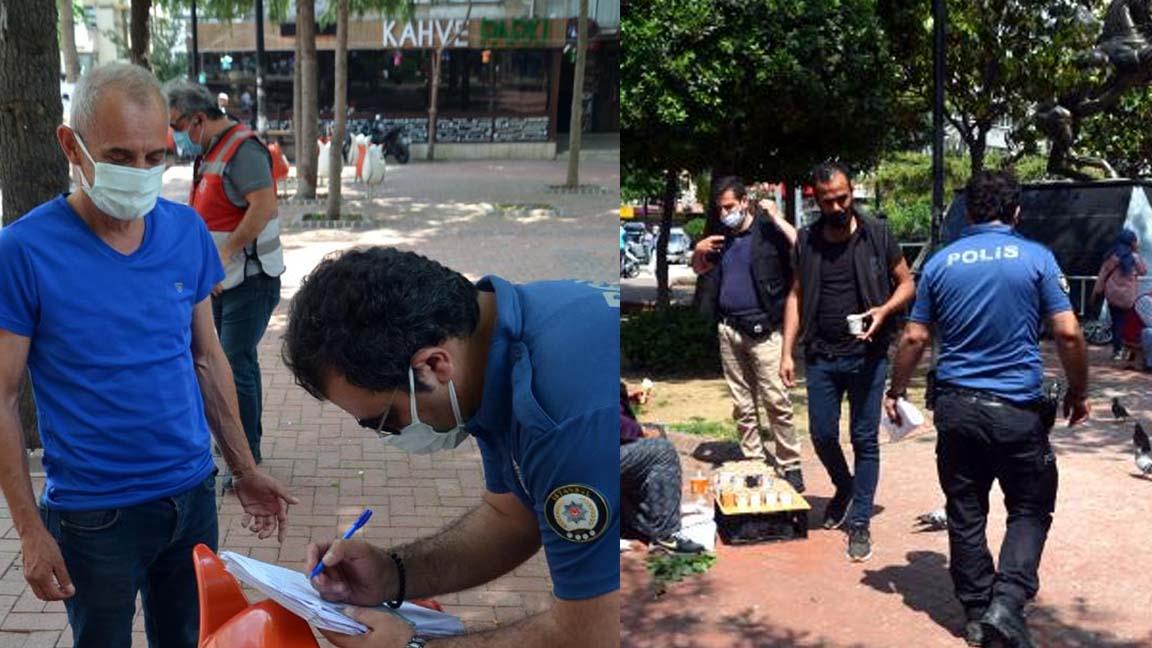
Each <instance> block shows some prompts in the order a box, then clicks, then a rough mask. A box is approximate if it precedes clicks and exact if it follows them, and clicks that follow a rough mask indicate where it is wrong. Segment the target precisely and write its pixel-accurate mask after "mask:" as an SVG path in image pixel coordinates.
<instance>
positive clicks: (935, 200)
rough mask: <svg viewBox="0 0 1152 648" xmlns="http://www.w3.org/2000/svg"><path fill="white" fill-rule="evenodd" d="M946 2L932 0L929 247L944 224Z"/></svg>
mask: <svg viewBox="0 0 1152 648" xmlns="http://www.w3.org/2000/svg"><path fill="white" fill-rule="evenodd" d="M945 2H946V0H932V63H933V65H932V68H933V70H932V77H933V85H934V90H935V92H934V95H935V96H934V97H933V101H932V226H931V234H930V239H931V241H930V242H931V244H932V247H933V248H935V247H936V245H937V244H938V243H939V242H940V227H941V225H942V224H943V221H944V28H945V24H946V22H947V20H948V15H947V7H946V5H945Z"/></svg>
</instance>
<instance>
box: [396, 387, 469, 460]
mask: <svg viewBox="0 0 1152 648" xmlns="http://www.w3.org/2000/svg"><path fill="white" fill-rule="evenodd" d="M408 393H409V397H408V404H409V406H410V408H411V411H412V422H411V423H409V424H408V425H406V426H405V427H404V429H403V430H400V434H391V435H388V436H386V437H384V438H383V441H384V443H387V444H388V445H390V446H392V447H394V448H398V449H400V450H403V451H404V452H407V453H410V454H431V453H433V452H439V451H441V450H451V449H452V448H455V447H457V446H459V445H460V444H461V443H464V440H465V439H467V438H468V432H466V431H465V430H464V422H463V421H462V420H460V406H459V404H457V402H456V387H455V386H454V385H453V384H452V381H451V380H449V381H448V398H449V400H451V401H452V416H454V417H455V418H456V427H454V428H452V429H451V430H448V431H446V432H437V431H436V430H435V429H433V428H432V426H431V425H428V424H427V423H424V422H423V421H421V420H420V416H419V415H418V414H417V413H416V378H415V374H413V372H412V368H411V367H409V368H408Z"/></svg>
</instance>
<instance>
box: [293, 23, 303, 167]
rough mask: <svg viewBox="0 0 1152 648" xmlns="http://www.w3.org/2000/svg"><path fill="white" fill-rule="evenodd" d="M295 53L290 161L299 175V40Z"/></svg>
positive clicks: (300, 49) (301, 85) (301, 83)
mask: <svg viewBox="0 0 1152 648" xmlns="http://www.w3.org/2000/svg"><path fill="white" fill-rule="evenodd" d="M296 25H297V26H299V25H300V4H299V3H297V5H296ZM295 45H296V52H295V55H294V57H293V59H292V160H293V161H295V163H296V167H297V168H296V173H297V174H299V173H300V168H299V167H300V124H303V123H304V122H303V120H301V119H300V111H301V110H302V109H301V107H300V92H301V89H302V88H303V86H304V83H303V81H302V78H301V76H300V56H301V52H303V48H302V47H301V45H300V39H299V38H297V39H296V43H295Z"/></svg>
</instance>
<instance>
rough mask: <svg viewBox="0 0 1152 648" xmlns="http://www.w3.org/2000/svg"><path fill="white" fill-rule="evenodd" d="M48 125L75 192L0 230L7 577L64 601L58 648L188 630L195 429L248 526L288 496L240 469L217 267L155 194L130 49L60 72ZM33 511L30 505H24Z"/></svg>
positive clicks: (209, 471) (200, 525) (187, 224)
mask: <svg viewBox="0 0 1152 648" xmlns="http://www.w3.org/2000/svg"><path fill="white" fill-rule="evenodd" d="M71 124H72V126H71V127H68V126H61V127H60V128H59V129H58V131H57V137H58V138H59V141H60V148H61V149H63V151H64V154H65V156H66V157H67V158H68V161H69V162H70V163H71V164H72V166H73V167H74V169H75V173H76V177H77V178H78V179H79V181H80V184H81V186H82V187H83V190H82V191H77V192H74V193H71V194H68V195H66V196H60V197H59V198H56V199H54V200H52V201H50V202H47V203H45V204H43V205H41V206H39V207H37V208H36V209H34V210H32V211H31V212H29V213H28V214H26V215H24V217H23V218H21V219H20V220H19V221H17V222H16V223H14V224H12V225H10V226H9V227H6V228H4V231H3V232H0V487H3V491H4V497H5V498H6V499H7V501H8V506H9V508H10V509H11V511H12V523H13V526H15V527H16V531H17V532H18V533H19V534H20V547H21V550H22V552H23V556H24V578H25V580H27V581H28V584H29V585H30V586H31V588H32V591H33V592H34V593H35V594H36V596H37V597H38V598H40V599H41V600H45V601H56V600H64V602H65V603H64V604H65V608H66V609H67V611H68V621H69V623H70V624H71V626H72V635H73V639H74V641H75V646H76V648H128V647H129V646H130V645H131V644H132V618H133V616H134V615H135V610H136V596H137V594H138V593H139V594H141V595H142V598H143V603H144V625H145V629H146V630H147V633H148V639H149V643H150V645H153V646H165V647H168V646H171V647H173V648H180V647H183V648H194V647H195V646H196V645H197V634H198V622H199V614H198V612H199V606H198V604H197V595H196V576H195V573H194V571H193V567H192V548H193V547H194V546H195V545H196V544H198V543H204V544H207V545H209V546H210V547H212V548H215V547H216V540H217V523H216V493H215V490H214V477H213V475H214V474H215V466H214V465H213V462H212V454H211V450H210V448H209V437H208V434H209V430H210V429H211V431H212V432H213V433H214V434H215V435H216V439H217V441H218V442H219V444H220V448H221V450H222V453H223V455H224V458H225V460H226V461H227V462H228V465H229V466H231V468H232V474H233V475H234V476H235V479H236V487H235V488H236V494H237V495H238V496H239V498H240V501H241V503H242V504H243V506H244V510H245V511H246V512H247V513H249V514H252V515H255V516H256V521H255V522H254V523H253V530H254V531H257V532H259V533H260V535H261V537H266V536H268V535H270V534H272V533H274V532H275V531H276V529H277V527H278V526H279V529H280V534H281V538H282V537H283V528H284V527H283V522H284V512H285V510H286V506H285V503H286V502H291V501H294V500H292V498H291V497H290V496H288V495H287V494H286V493H285V491H284V490H283V489H282V487H281V486H280V485H279V484H278V483H277V482H275V481H274V480H272V479H271V478H269V477H268V476H266V475H264V474H263V473H261V472H260V471H259V470H258V469H257V468H256V464H255V461H254V460H253V458H252V454H251V452H250V451H249V449H248V444H247V442H246V440H245V438H244V430H243V428H242V426H241V424H240V417H239V413H238V411H237V406H236V389H235V387H234V386H233V384H232V373H231V370H230V369H229V366H228V358H227V356H225V355H224V351H223V350H222V349H221V348H220V342H219V340H217V338H216V331H215V329H214V327H213V323H212V306H211V303H210V302H209V300H208V298H209V295H210V294H211V292H212V287H213V286H214V285H215V284H216V283H217V282H218V281H220V279H221V278H222V277H223V275H224V271H223V268H222V267H221V265H220V258H219V257H218V256H217V254H216V247H215V245H213V243H212V238H211V237H210V236H209V235H208V230H207V229H206V228H205V227H204V224H203V222H201V220H200V218H199V217H198V216H197V215H196V213H195V212H193V211H192V210H191V209H189V208H187V207H184V206H181V205H177V204H175V203H171V202H168V201H167V200H164V199H162V198H158V195H159V193H160V188H161V182H162V176H163V173H164V156H165V153H166V147H165V143H166V135H167V124H168V116H167V110H166V106H165V103H164V97H163V95H162V94H161V92H160V84H159V83H158V82H157V81H156V79H155V77H153V76H152V74H151V73H150V72H148V71H147V70H144V69H143V68H141V67H139V66H135V65H128V64H112V65H109V66H105V67H101V68H97V69H96V70H94V71H92V72H90V73H89V74H88V75H87V76H86V77H84V78H83V79H81V80H80V83H79V85H78V86H77V87H76V94H75V96H74V98H73V101H72V119H71ZM25 368H27V369H28V370H29V371H30V372H31V375H32V385H33V387H34V388H35V392H36V406H37V415H38V418H39V424H40V437H41V439H42V440H43V443H44V470H45V472H46V473H47V480H46V482H45V484H44V492H43V495H42V496H41V498H40V502H39V507H37V502H36V500H35V499H34V498H33V494H32V484H31V481H30V479H29V474H28V463H27V460H26V459H25V454H24V447H23V437H22V435H21V430H20V416H19V413H18V412H17V408H16V403H17V401H18V400H19V398H18V395H19V393H20V385H21V383H22V382H23V379H24V373H25ZM37 509H39V510H37Z"/></svg>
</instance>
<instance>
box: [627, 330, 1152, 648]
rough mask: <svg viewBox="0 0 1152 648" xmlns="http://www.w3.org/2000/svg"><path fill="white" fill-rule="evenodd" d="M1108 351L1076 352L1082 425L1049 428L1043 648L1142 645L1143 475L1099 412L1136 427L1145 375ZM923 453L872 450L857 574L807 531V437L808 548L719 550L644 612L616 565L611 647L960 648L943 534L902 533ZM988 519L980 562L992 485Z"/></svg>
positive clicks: (827, 541) (823, 486)
mask: <svg viewBox="0 0 1152 648" xmlns="http://www.w3.org/2000/svg"><path fill="white" fill-rule="evenodd" d="M1109 353H1110V352H1109V351H1108V350H1106V349H1102V348H1093V349H1092V350H1091V362H1092V366H1093V369H1092V374H1091V375H1092V379H1091V381H1092V384H1091V398H1092V404H1093V407H1094V409H1093V417H1094V419H1093V420H1092V421H1091V422H1090V423H1089V424H1088V425H1086V426H1083V427H1080V426H1078V427H1076V428H1072V429H1068V428H1067V427H1064V426H1063V424H1062V423H1058V425H1057V427H1056V428H1055V429H1054V430H1053V431H1052V437H1051V438H1052V442H1053V445H1054V447H1055V448H1056V452H1057V455H1058V465H1059V468H1060V491H1059V499H1058V502H1057V509H1056V516H1055V522H1054V523H1053V526H1052V531H1051V534H1050V536H1049V539H1048V545H1047V548H1046V550H1045V553H1044V560H1043V563H1042V567H1041V570H1040V579H1041V589H1040V594H1039V597H1038V599H1037V600H1036V602H1035V605H1034V606H1032V608H1031V611H1030V613H1029V624H1030V626H1031V628H1032V630H1033V634H1034V637H1035V638H1036V639H1037V641H1038V645H1039V646H1042V647H1043V648H1074V647H1075V648H1080V647H1083V648H1088V647H1092V648H1149V647H1152V584H1150V583H1149V570H1150V569H1152V531H1150V529H1152V479H1147V478H1144V477H1140V476H1138V475H1137V474H1136V470H1135V467H1134V464H1133V461H1132V452H1131V443H1132V442H1131V437H1132V423H1131V422H1128V423H1123V424H1121V423H1118V422H1114V421H1113V418H1112V415H1111V414H1110V413H1109V401H1110V400H1111V398H1112V397H1113V396H1119V397H1120V398H1121V400H1122V401H1123V402H1124V404H1125V405H1126V406H1127V407H1128V409H1129V410H1130V411H1131V412H1132V414H1134V415H1135V416H1136V417H1138V418H1142V419H1143V420H1144V421H1145V427H1146V428H1147V427H1148V422H1149V421H1150V420H1152V419H1150V418H1149V416H1150V415H1152V377H1150V376H1149V375H1147V374H1140V373H1135V372H1131V371H1122V370H1120V369H1118V368H1115V363H1112V362H1110V361H1109V360H1108V354H1109ZM1045 357H1046V365H1047V367H1048V368H1049V373H1053V372H1055V371H1056V367H1057V366H1058V365H1057V363H1056V360H1055V357H1054V354H1053V353H1052V352H1051V350H1050V349H1048V350H1047V352H1046V354H1045ZM798 393H799V394H802V391H799V392H798ZM845 425H846V421H845V422H842V426H845ZM842 429H843V428H842ZM673 436H674V440H675V441H676V443H677V446H678V447H679V448H680V450H681V458H682V461H683V465H684V472H685V474H695V472H696V470H697V468H702V469H704V470H707V469H708V468H709V465H708V464H702V463H698V462H696V460H695V459H693V458H692V457H691V454H692V452H693V451H694V450H695V448H696V447H697V446H698V445H700V443H701V439H700V438H699V437H689V436H685V435H673ZM843 437H844V438H845V439H846V438H847V434H846V433H845V434H844V435H843ZM882 439H883V437H882ZM934 442H935V433H934V432H933V431H931V430H929V431H928V432H926V433H920V434H917V435H916V436H913V437H910V438H908V439H906V440H904V441H901V442H898V443H895V444H884V445H882V446H881V471H882V473H881V478H880V486H879V491H878V493H877V496H876V504H877V506H876V516H875V517H874V518H873V521H872V534H873V541H874V543H875V546H874V555H873V556H872V559H871V560H869V561H868V562H865V563H858V564H853V563H849V562H848V560H847V559H846V558H845V555H844V551H845V536H844V534H843V533H842V532H839V531H824V530H821V529H819V528H818V526H819V520H820V519H821V518H820V516H821V515H822V512H823V509H824V505H825V503H826V502H827V500H828V497H829V496H830V495H831V494H832V486H831V484H830V482H829V480H828V477H827V475H826V474H825V472H824V470H823V468H822V467H821V465H820V463H819V461H818V460H817V459H816V457H815V455H814V454H813V452H812V448H811V444H810V443H809V442H808V441H807V439H805V441H804V456H803V467H804V472H805V479H806V481H807V482H808V491H807V493H806V496H807V498H808V500H809V502H810V503H811V504H812V505H813V511H812V514H811V517H810V526H811V527H813V530H812V531H811V533H810V536H809V538H808V539H807V540H801V541H795V542H787V543H780V544H760V545H745V546H741V547H732V546H725V545H723V544H721V545H719V547H718V554H717V555H718V560H717V562H716V565H715V566H714V567H713V568H712V570H711V571H710V572H708V573H707V574H705V575H704V576H701V577H695V578H689V579H688V580H687V581H686V582H683V583H679V584H676V585H672V586H671V587H670V588H669V591H668V593H667V594H666V595H665V596H663V597H662V598H660V599H659V600H653V598H652V595H651V593H650V592H649V589H648V588H649V579H648V574H647V573H646V572H645V570H644V556H645V555H646V552H644V551H635V552H631V553H628V554H624V555H623V556H622V560H621V564H622V570H623V574H622V579H621V580H622V586H623V593H624V596H623V599H622V600H623V601H624V605H623V610H622V613H621V620H622V625H623V627H624V635H623V640H622V644H621V645H623V646H627V647H629V648H657V647H659V648H687V647H689V646H691V647H693V648H696V647H699V648H707V647H713V646H715V647H721V646H723V647H724V648H729V647H731V648H905V647H916V648H936V647H940V648H948V647H961V646H964V645H965V644H964V641H963V639H962V638H961V632H962V627H963V612H962V609H961V607H960V606H959V604H957V603H956V602H955V600H954V599H953V597H952V584H951V581H950V579H949V575H948V570H947V556H948V539H947V535H946V534H945V533H944V532H935V533H918V532H916V531H914V519H915V517H916V516H917V515H919V514H921V513H926V512H928V511H931V510H933V509H935V508H937V507H939V506H942V505H943V496H942V495H941V493H940V488H939V486H938V482H937V478H936V467H935V454H934ZM991 510H992V514H991V515H990V518H989V524H988V529H989V538H990V540H991V542H992V548H993V555H994V556H995V555H996V553H997V549H998V547H999V543H1000V540H1001V538H1002V537H1003V529H1004V518H1005V516H1004V511H1003V505H1002V495H1001V494H1000V492H999V490H998V489H997V488H994V489H993V493H992V496H991Z"/></svg>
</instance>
